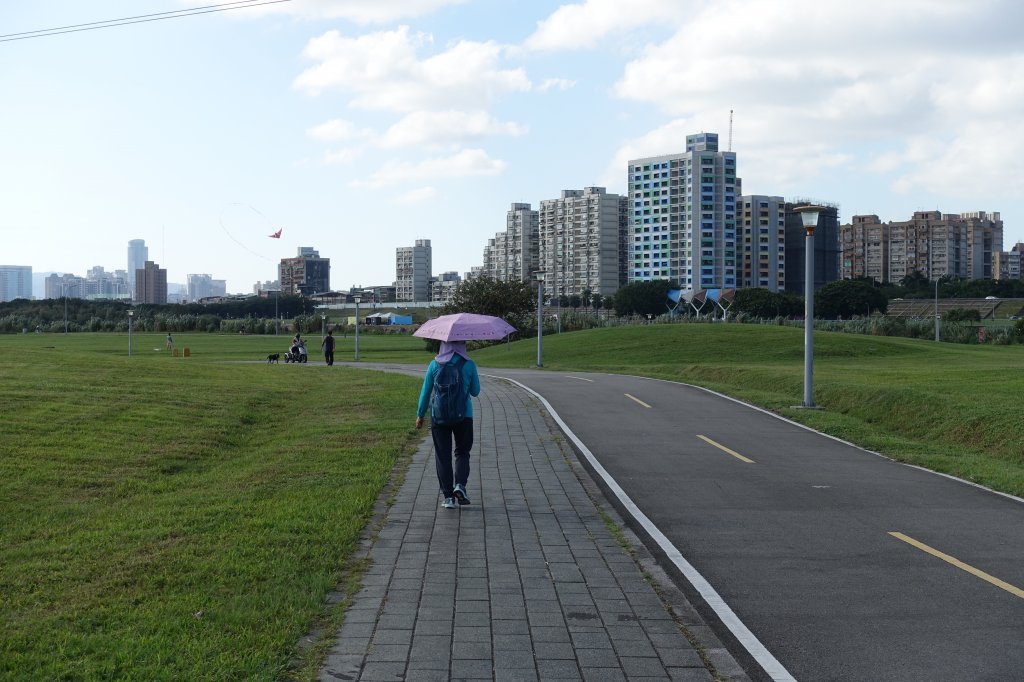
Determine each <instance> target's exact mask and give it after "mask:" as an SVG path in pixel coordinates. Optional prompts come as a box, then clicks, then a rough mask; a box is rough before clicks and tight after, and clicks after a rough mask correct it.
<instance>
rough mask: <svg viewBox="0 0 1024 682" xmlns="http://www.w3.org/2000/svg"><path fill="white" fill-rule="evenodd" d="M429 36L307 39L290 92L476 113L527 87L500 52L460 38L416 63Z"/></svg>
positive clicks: (403, 30)
mask: <svg viewBox="0 0 1024 682" xmlns="http://www.w3.org/2000/svg"><path fill="white" fill-rule="evenodd" d="M431 42H432V37H431V36H430V35H428V34H423V33H417V34H411V33H410V31H409V27H408V26H401V27H399V28H397V29H395V30H393V31H380V32H377V33H370V34H366V35H362V36H359V37H356V38H348V37H345V36H342V35H341V34H340V33H339V32H338V31H328V32H327V33H325V34H323V35H321V36H320V37H318V38H313V39H312V40H310V41H309V43H308V44H307V45H306V49H305V50H304V52H303V55H304V56H305V57H306V58H307V59H310V60H312V61H314V62H317V63H316V64H315V65H314V66H312V67H310V68H309V69H307V70H306V71H304V72H303V73H302V74H300V75H299V77H298V78H296V79H295V82H294V84H293V86H294V87H295V88H297V89H299V90H303V91H305V92H307V93H309V94H312V95H318V94H321V93H323V92H325V91H328V90H339V91H342V92H347V93H350V94H351V95H352V100H351V101H350V106H353V107H356V108H362V109H370V110H376V111H393V112H400V113H404V112H410V111H417V110H422V109H445V108H478V107H479V106H480V105H481V104H482V103H486V102H489V101H492V100H493V99H495V98H496V97H498V96H500V95H503V94H505V93H509V92H524V91H527V90H529V89H530V88H531V83H530V80H529V78H527V76H526V72H525V71H523V69H521V68H516V69H505V68H502V67H501V60H502V53H503V48H502V46H501V45H499V44H497V43H495V42H493V41H489V42H485V43H480V42H473V41H467V40H462V41H459V42H457V43H455V44H454V45H450V46H448V47H447V48H445V49H444V50H442V51H441V52H438V53H437V54H434V55H432V56H429V57H426V58H421V57H420V56H419V51H420V50H421V49H422V48H424V47H425V46H428V45H430V44H431Z"/></svg>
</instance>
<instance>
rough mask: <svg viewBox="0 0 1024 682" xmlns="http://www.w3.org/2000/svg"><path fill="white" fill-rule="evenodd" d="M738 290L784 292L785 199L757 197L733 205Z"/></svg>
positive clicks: (744, 197)
mask: <svg viewBox="0 0 1024 682" xmlns="http://www.w3.org/2000/svg"><path fill="white" fill-rule="evenodd" d="M736 220H737V223H738V225H737V228H736V231H737V232H738V233H739V234H738V239H739V247H738V249H737V250H738V252H739V260H740V273H739V282H738V283H737V286H739V287H756V288H759V289H768V290H769V291H784V290H785V289H786V200H785V199H783V198H782V197H770V196H763V195H759V194H749V195H744V196H741V197H740V198H739V200H738V201H737V203H736Z"/></svg>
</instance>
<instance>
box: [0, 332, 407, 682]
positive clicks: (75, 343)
mask: <svg viewBox="0 0 1024 682" xmlns="http://www.w3.org/2000/svg"><path fill="white" fill-rule="evenodd" d="M114 341H116V343H113V342H114ZM135 341H136V344H135V352H136V356H135V357H133V358H131V359H129V358H127V357H126V345H125V344H124V342H125V339H123V338H122V339H117V337H113V336H109V335H108V336H90V335H72V336H71V337H66V338H62V337H59V336H51V335H47V336H43V337H37V336H34V335H32V336H30V337H29V338H27V339H26V338H13V337H6V338H3V339H2V340H0V356H2V357H3V358H4V359H3V361H2V362H0V396H2V404H3V405H4V417H3V419H2V420H0V500H3V523H2V525H0V594H3V606H2V607H0V620H3V621H4V637H3V642H2V644H0V677H2V678H4V679H26V680H38V679H97V678H117V679H139V680H157V679H171V678H176V679H264V680H273V679H280V677H281V675H282V671H283V670H284V669H285V667H286V666H287V665H288V662H289V660H290V659H291V658H292V657H293V656H294V654H295V645H296V642H298V641H299V639H300V637H301V636H302V635H303V634H304V633H305V632H307V631H308V629H309V627H310V624H311V623H312V622H313V621H314V620H315V619H316V618H317V617H318V616H319V614H320V613H321V611H322V609H323V600H324V597H325V594H326V592H327V591H328V590H330V589H332V588H333V587H334V586H335V585H336V584H337V582H338V579H339V576H340V575H341V571H342V568H343V566H344V562H345V559H346V557H347V556H348V555H349V554H350V553H351V551H352V549H353V548H354V546H355V542H356V540H357V537H358V534H359V532H360V531H361V529H362V527H363V526H364V525H365V522H366V520H367V518H368V515H369V513H370V511H371V510H372V507H373V504H374V502H375V501H376V499H377V497H378V495H379V493H380V490H381V488H382V486H383V484H384V483H385V481H386V480H387V479H388V476H389V475H390V473H391V470H392V467H393V464H394V462H395V460H396V457H397V456H398V455H399V454H400V453H401V452H402V451H403V449H404V448H405V447H406V445H407V443H408V440H409V438H410V435H411V428H410V427H411V424H412V419H411V415H413V410H414V408H413V405H414V402H415V399H416V394H417V388H418V387H417V385H416V381H415V380H412V379H409V378H405V377H399V376H394V375H383V374H380V373H376V372H374V373H367V372H360V371H357V370H348V369H345V368H340V367H339V368H333V369H332V370H330V371H328V370H326V368H316V367H292V366H289V367H286V366H284V365H281V366H280V367H267V366H266V365H265V364H253V365H249V364H226V363H223V362H221V361H220V360H219V358H220V357H224V356H230V355H231V354H233V353H236V352H237V353H239V354H242V353H244V354H246V355H248V353H249V351H248V350H239V349H240V348H241V349H246V348H250V347H251V348H256V347H257V346H263V345H266V344H265V341H264V342H263V343H260V342H258V341H252V342H250V340H248V339H247V340H245V341H236V340H234V339H227V342H230V345H224V344H225V340H224V339H223V337H222V338H220V339H218V338H217V337H196V338H194V339H189V341H191V342H192V348H193V349H194V350H195V351H196V353H195V354H194V355H193V357H192V358H190V359H188V360H184V359H173V358H170V357H168V355H167V354H166V353H164V352H160V353H155V352H154V351H153V348H156V347H161V346H162V337H159V338H158V337H156V336H154V337H152V338H147V337H140V338H137V339H135ZM183 341H184V339H183ZM186 342H187V341H186ZM250 343H251V344H252V345H251V346H249V345H242V346H240V345H239V344H250ZM42 345H54V346H56V347H55V348H44V347H41V346H42ZM271 347H272V348H273V346H271ZM268 352H269V351H268ZM264 355H265V354H264ZM204 357H205V358H206V359H204ZM209 359H216V361H215V362H209V361H207V360H209ZM317 370H319V371H317Z"/></svg>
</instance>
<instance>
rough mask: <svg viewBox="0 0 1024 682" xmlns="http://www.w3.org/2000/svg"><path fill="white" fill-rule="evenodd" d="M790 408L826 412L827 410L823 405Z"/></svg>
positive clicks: (792, 407)
mask: <svg viewBox="0 0 1024 682" xmlns="http://www.w3.org/2000/svg"><path fill="white" fill-rule="evenodd" d="M789 407H790V409H792V410H819V411H824V410H825V408H824V407H822V406H821V405H790V406H789Z"/></svg>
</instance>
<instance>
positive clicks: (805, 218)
mask: <svg viewBox="0 0 1024 682" xmlns="http://www.w3.org/2000/svg"><path fill="white" fill-rule="evenodd" d="M796 212H797V213H799V214H800V220H801V221H802V222H803V225H804V230H806V231H807V234H808V236H810V235H813V234H814V228H816V227H817V226H818V216H819V215H820V214H821V206H814V205H809V206H800V207H799V208H797V209H796Z"/></svg>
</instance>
